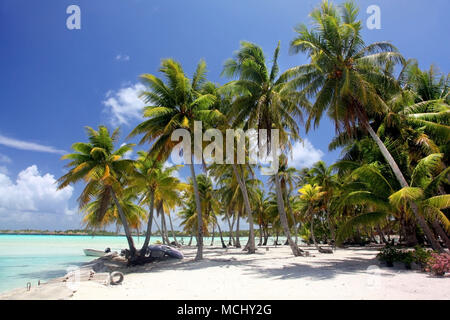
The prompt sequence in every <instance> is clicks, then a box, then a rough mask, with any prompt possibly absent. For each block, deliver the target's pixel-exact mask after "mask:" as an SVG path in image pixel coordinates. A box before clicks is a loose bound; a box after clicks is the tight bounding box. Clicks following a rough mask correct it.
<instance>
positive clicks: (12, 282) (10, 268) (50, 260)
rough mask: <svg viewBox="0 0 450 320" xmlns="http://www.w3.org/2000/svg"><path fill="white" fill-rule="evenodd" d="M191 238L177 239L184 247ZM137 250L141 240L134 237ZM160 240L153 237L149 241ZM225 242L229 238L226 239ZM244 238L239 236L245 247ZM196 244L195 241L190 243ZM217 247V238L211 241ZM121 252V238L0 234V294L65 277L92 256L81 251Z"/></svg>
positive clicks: (208, 243) (209, 241)
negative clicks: (69, 269)
mask: <svg viewBox="0 0 450 320" xmlns="http://www.w3.org/2000/svg"><path fill="white" fill-rule="evenodd" d="M189 239H190V237H184V238H181V237H177V240H178V241H180V242H181V241H182V240H183V243H184V244H185V245H187V244H188V243H189ZM134 240H135V244H136V246H137V247H139V245H142V243H143V241H144V238H143V237H139V238H137V237H135V239H134ZM157 240H159V241H161V238H160V237H152V238H151V242H152V243H154V242H156V241H157ZM227 240H228V238H227ZM246 241H247V238H244V237H241V243H242V244H245V243H246ZM192 244H195V238H194V239H193V241H192ZM204 244H205V246H207V245H210V244H211V238H205V239H204ZM214 244H215V245H220V238H218V237H216V238H215V239H214ZM108 247H109V248H111V250H112V251H120V250H121V249H124V248H127V247H128V246H127V241H126V238H125V237H124V236H95V237H92V236H59V235H0V292H3V291H7V290H10V289H15V288H20V287H23V288H25V287H26V285H27V283H28V282H31V284H32V286H36V285H37V282H38V281H39V280H40V281H41V282H45V281H46V280H49V279H52V278H56V277H61V276H64V275H65V274H66V273H67V272H68V268H73V267H76V266H80V265H82V264H84V263H86V262H89V261H91V260H93V259H95V258H94V257H87V256H85V255H84V253H83V249H86V248H90V249H98V250H104V249H105V248H108Z"/></svg>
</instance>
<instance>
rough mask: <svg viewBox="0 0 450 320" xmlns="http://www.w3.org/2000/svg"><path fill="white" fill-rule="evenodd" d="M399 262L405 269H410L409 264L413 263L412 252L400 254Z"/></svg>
mask: <svg viewBox="0 0 450 320" xmlns="http://www.w3.org/2000/svg"><path fill="white" fill-rule="evenodd" d="M401 261H402V262H403V263H404V264H405V268H406V269H411V264H412V263H413V262H414V255H413V252H412V251H404V252H402V253H401Z"/></svg>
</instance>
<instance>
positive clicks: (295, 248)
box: [275, 173, 301, 257]
mask: <svg viewBox="0 0 450 320" xmlns="http://www.w3.org/2000/svg"><path fill="white" fill-rule="evenodd" d="M275 187H276V193H277V204H278V212H279V214H280V222H281V225H282V226H283V229H284V234H285V235H286V239H287V241H288V243H289V246H290V247H291V250H292V254H293V255H294V256H296V257H298V256H300V255H301V251H300V249H299V247H298V246H297V245H296V244H295V243H294V241H292V239H291V232H290V230H289V225H288V221H287V217H286V211H285V210H284V200H283V194H282V190H281V185H280V177H279V175H278V173H276V174H275Z"/></svg>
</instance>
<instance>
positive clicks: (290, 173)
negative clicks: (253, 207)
mask: <svg viewBox="0 0 450 320" xmlns="http://www.w3.org/2000/svg"><path fill="white" fill-rule="evenodd" d="M279 161H280V166H279V168H278V177H279V180H280V186H281V191H282V194H283V195H284V202H285V203H286V205H287V207H288V213H289V218H290V219H291V220H292V225H293V227H294V234H295V244H297V243H298V230H297V222H296V220H295V217H294V213H293V211H292V205H291V194H292V191H293V190H294V185H295V180H297V169H295V168H293V167H289V166H288V161H287V157H286V156H285V155H283V154H282V155H280V160H279ZM275 178H276V175H273V176H271V177H270V178H269V183H270V184H271V185H275V184H276V182H275Z"/></svg>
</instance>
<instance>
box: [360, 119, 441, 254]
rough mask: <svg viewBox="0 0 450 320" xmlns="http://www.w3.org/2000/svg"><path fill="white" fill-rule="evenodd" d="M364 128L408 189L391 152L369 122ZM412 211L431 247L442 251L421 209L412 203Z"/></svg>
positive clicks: (365, 123) (398, 178)
mask: <svg viewBox="0 0 450 320" xmlns="http://www.w3.org/2000/svg"><path fill="white" fill-rule="evenodd" d="M362 123H363V125H364V127H365V128H366V130H367V131H368V132H369V134H370V136H371V137H372V139H373V140H374V141H375V143H376V144H377V146H378V148H379V149H380V151H381V153H382V154H383V157H384V158H385V159H386V161H387V162H388V164H389V166H390V167H391V169H392V171H393V172H394V175H395V177H396V178H397V180H398V182H399V183H400V185H401V186H402V188H405V187H408V186H409V185H408V182H406V179H405V177H404V176H403V174H402V172H401V171H400V168H399V167H398V165H397V163H396V162H395V160H394V158H393V157H392V155H391V154H390V152H389V150H388V149H387V148H386V146H385V145H384V143H383V141H381V139H380V137H378V135H377V134H376V133H375V131H373V129H372V127H371V126H370V124H369V123H368V122H367V121H362ZM410 206H411V209H412V211H413V213H414V216H415V218H416V220H417V222H418V224H419V226H420V227H421V228H422V230H423V232H424V233H425V236H426V237H427V239H428V241H429V242H430V243H431V246H432V247H433V249H435V250H439V251H442V248H441V245H440V244H439V242H438V241H437V240H436V238H435V237H434V235H433V232H432V231H431V229H430V227H429V226H428V224H427V222H426V221H425V219H424V217H423V216H422V215H421V214H420V213H419V209H418V208H417V205H416V204H415V203H414V202H412V201H411V202H410Z"/></svg>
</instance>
